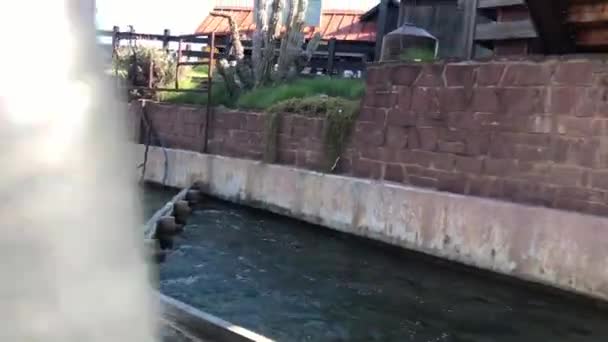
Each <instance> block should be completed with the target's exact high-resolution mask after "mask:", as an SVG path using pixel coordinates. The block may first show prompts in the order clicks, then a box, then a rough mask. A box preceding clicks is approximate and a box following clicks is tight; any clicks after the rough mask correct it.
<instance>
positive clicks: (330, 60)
mask: <svg viewBox="0 0 608 342" xmlns="http://www.w3.org/2000/svg"><path fill="white" fill-rule="evenodd" d="M335 59H336V38H332V39H330V40H329V42H328V44H327V75H329V76H330V77H331V76H332V75H333V74H334V64H335Z"/></svg>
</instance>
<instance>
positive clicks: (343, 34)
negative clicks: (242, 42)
mask: <svg viewBox="0 0 608 342" xmlns="http://www.w3.org/2000/svg"><path fill="white" fill-rule="evenodd" d="M213 11H214V12H224V13H229V14H231V15H232V16H233V18H234V20H235V21H236V23H237V25H238V26H239V30H240V33H241V34H242V35H244V36H245V38H246V39H251V35H252V33H253V30H254V29H255V23H254V19H253V9H252V8H246V7H216V8H214V9H213ZM363 13H364V12H362V11H348V10H324V11H323V12H322V13H321V25H320V26H319V27H312V26H309V27H306V28H305V29H304V33H305V34H306V38H310V37H312V35H313V34H314V33H316V32H319V33H320V34H321V36H322V38H323V40H329V39H332V38H336V39H337V40H347V41H364V42H375V41H376V23H375V22H374V21H361V15H362V14H363ZM229 31H230V29H229V27H228V20H227V19H225V18H219V17H213V16H211V15H209V16H207V18H205V20H203V22H202V23H201V24H200V25H199V26H198V28H197V29H196V33H204V34H209V33H212V32H215V34H216V35H227V34H228V33H229Z"/></svg>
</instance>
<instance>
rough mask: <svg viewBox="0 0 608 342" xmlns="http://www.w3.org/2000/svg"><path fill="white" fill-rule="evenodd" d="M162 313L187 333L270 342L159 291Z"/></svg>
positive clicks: (227, 341) (238, 341) (229, 341)
mask: <svg viewBox="0 0 608 342" xmlns="http://www.w3.org/2000/svg"><path fill="white" fill-rule="evenodd" d="M158 296H159V298H160V302H161V308H162V314H163V317H164V318H165V319H167V320H168V321H169V322H171V323H174V324H177V325H178V326H179V327H182V328H183V329H185V330H186V332H188V333H189V334H191V335H193V336H196V337H200V338H203V339H211V340H214V341H222V342H224V341H225V342H272V341H273V340H271V339H269V338H267V337H264V336H262V335H259V334H256V333H254V332H252V331H250V330H247V329H245V328H243V327H241V326H238V325H235V324H232V323H230V322H227V321H224V320H223V319H220V318H218V317H215V316H213V315H210V314H208V313H205V312H203V311H201V310H198V309H196V308H194V307H192V306H190V305H188V304H185V303H183V302H180V301H178V300H176V299H174V298H171V297H169V296H166V295H163V294H161V293H159V295H158Z"/></svg>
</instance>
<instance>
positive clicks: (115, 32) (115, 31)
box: [112, 26, 120, 57]
mask: <svg viewBox="0 0 608 342" xmlns="http://www.w3.org/2000/svg"><path fill="white" fill-rule="evenodd" d="M119 43H120V29H119V28H118V26H114V27H112V57H114V56H115V55H116V49H117V48H118V44H119Z"/></svg>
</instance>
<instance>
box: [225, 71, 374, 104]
mask: <svg viewBox="0 0 608 342" xmlns="http://www.w3.org/2000/svg"><path fill="white" fill-rule="evenodd" d="M364 94H365V84H364V83H363V81H362V80H358V79H337V78H329V77H318V78H305V79H298V80H296V81H294V82H292V83H285V84H281V85H275V86H267V87H260V88H257V89H253V90H251V91H249V92H247V93H244V94H242V95H241V96H240V97H239V99H238V101H237V102H236V104H237V107H239V108H245V109H258V110H264V109H267V108H269V107H271V106H273V105H275V104H277V103H279V102H282V101H285V100H289V99H302V98H306V97H311V96H316V95H327V96H330V97H339V98H345V99H353V100H354V99H360V98H362V97H363V95H364Z"/></svg>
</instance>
